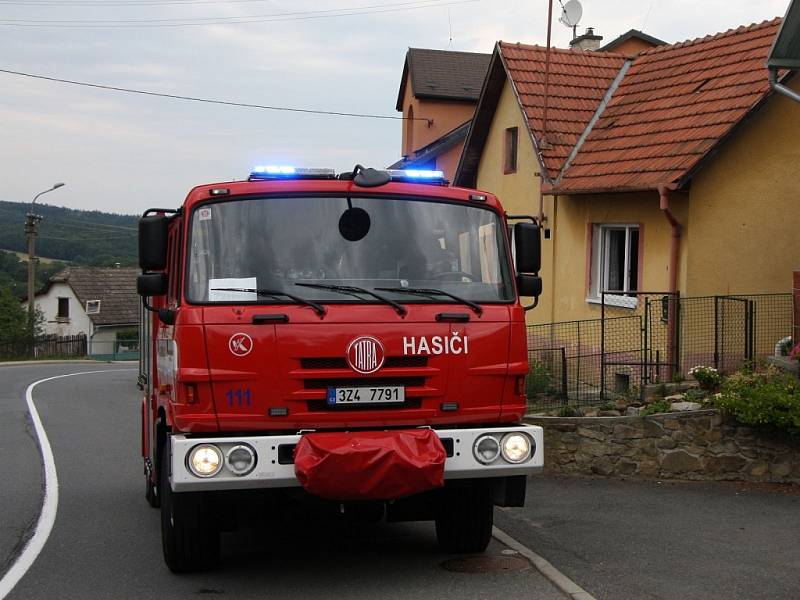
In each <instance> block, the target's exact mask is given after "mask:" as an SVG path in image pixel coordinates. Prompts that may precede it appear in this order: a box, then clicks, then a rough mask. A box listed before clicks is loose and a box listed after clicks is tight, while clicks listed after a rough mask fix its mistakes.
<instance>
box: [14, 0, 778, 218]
mask: <svg viewBox="0 0 800 600" xmlns="http://www.w3.org/2000/svg"><path fill="white" fill-rule="evenodd" d="M788 3H789V2H788V0H760V1H759V2H753V1H752V0H705V1H702V0H670V1H667V0H639V1H633V0H613V1H611V0H582V5H583V18H582V19H581V23H580V25H579V29H578V32H579V33H583V31H584V29H585V28H586V27H594V30H595V33H596V34H598V35H602V36H603V37H604V40H605V42H608V41H610V40H612V39H614V38H615V37H617V36H618V35H620V34H622V33H624V32H626V31H628V30H629V29H632V28H634V29H639V30H642V31H644V32H646V33H648V34H650V35H653V36H655V37H657V38H660V39H663V40H665V41H667V42H670V43H672V42H678V41H683V40H687V39H693V38H697V37H703V36H705V35H707V34H711V33H717V32H720V31H725V30H727V29H730V28H735V27H738V26H740V25H749V24H750V23H757V22H761V21H764V20H768V19H772V18H774V17H776V16H783V14H784V13H785V12H786V8H787V7H788ZM547 5H548V0H527V1H523V0H503V1H500V2H498V1H491V0H468V1H464V0H418V1H416V2H412V1H411V0H326V1H316V2H312V1H306V0H0V69H6V70H13V71H21V72H27V73H32V74H37V75H45V76H48V77H56V78H62V79H71V80H76V81H84V82H91V83H97V84H103V85H110V86H116V87H126V88H134V89H141V90H147V91H155V92H162V93H168V94H176V95H185V96H195V97H203V98H212V99H219V100H228V101H234V102H244V103H250V104H262V105H271V106H284V107H296V108H306V109H315V110H326V111H339V112H355V113H365V114H375V115H387V116H400V113H397V112H396V111H395V102H396V98H397V91H398V87H399V84H400V77H401V73H402V69H403V63H404V60H405V53H406V50H407V49H408V48H409V47H416V48H436V49H443V50H446V49H450V50H462V51H470V52H486V53H490V52H491V51H492V49H493V46H494V44H495V42H496V41H497V40H504V41H508V42H523V43H530V44H540V45H544V44H545V40H546V31H547ZM560 12H561V9H560V6H559V2H558V0H554V18H553V37H552V40H553V42H552V43H553V45H554V46H556V47H561V48H565V47H568V45H569V40H570V39H571V30H570V29H568V28H566V27H565V26H563V25H561V24H560V23H559V22H558V21H557V17H558V16H559V14H560ZM287 13H291V14H287ZM343 14H344V16H342V15H343ZM42 21H47V22H48V23H43V22H42ZM109 21H114V23H109ZM143 21H144V23H143ZM185 23H192V25H188V26H178V25H180V24H185ZM44 25H47V26H44ZM76 25H82V26H81V27H77V26H76ZM111 25H115V26H111ZM605 42H604V43H605ZM0 90H1V91H0V200H9V201H15V202H30V201H31V200H32V199H33V197H34V196H35V195H36V194H37V193H38V192H41V191H43V190H45V189H48V188H49V187H51V186H52V185H53V184H54V183H56V182H64V183H65V184H66V185H65V186H64V187H62V188H60V189H58V190H55V191H53V192H51V193H48V194H47V195H45V196H42V197H41V198H40V200H39V202H42V203H45V204H53V205H58V206H66V207H70V208H80V209H89V210H102V211H107V212H116V213H127V214H135V213H141V212H142V211H143V210H145V209H146V208H148V207H151V206H160V207H177V206H179V205H180V204H181V202H182V201H183V199H184V198H185V196H186V194H187V193H188V191H189V190H190V189H191V188H192V187H193V186H195V185H199V184H203V183H210V182H217V181H230V180H235V179H245V178H246V177H247V175H248V173H249V170H250V167H252V166H253V165H256V164H291V165H297V166H311V167H333V168H335V169H336V170H337V171H343V170H350V169H352V167H353V165H355V164H356V163H361V164H364V165H367V166H375V167H385V166H387V165H389V164H391V163H393V162H394V161H395V160H397V159H398V158H399V156H400V138H401V125H402V122H401V121H399V120H389V119H372V118H369V119H366V118H353V117H340V116H323V115H313V114H303V113H290V112H278V111H270V110H258V109H251V108H238V107H229V106H219V105H212V104H201V103H196V102H186V101H178V100H171V99H164V98H156V97H149V96H142V95H132V94H124V93H119V92H111V91H106V90H99V89H92V88H86V87H76V86H71V85H65V84H60V83H53V82H48V81H43V80H36V79H30V78H25V77H19V76H13V75H8V74H4V73H0Z"/></svg>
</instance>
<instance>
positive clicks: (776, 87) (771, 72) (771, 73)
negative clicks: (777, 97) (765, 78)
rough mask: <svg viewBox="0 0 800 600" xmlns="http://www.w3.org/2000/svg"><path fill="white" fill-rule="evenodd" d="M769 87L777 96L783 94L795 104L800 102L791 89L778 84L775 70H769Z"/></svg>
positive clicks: (798, 96) (797, 95) (799, 98)
mask: <svg viewBox="0 0 800 600" xmlns="http://www.w3.org/2000/svg"><path fill="white" fill-rule="evenodd" d="M769 85H770V87H771V88H772V89H773V90H775V91H776V92H778V93H779V94H783V95H784V96H787V97H789V98H791V99H792V100H794V101H795V102H800V94H798V93H797V92H795V91H794V90H793V89H792V88H789V87H786V86H785V85H783V84H782V83H778V70H777V69H770V70H769Z"/></svg>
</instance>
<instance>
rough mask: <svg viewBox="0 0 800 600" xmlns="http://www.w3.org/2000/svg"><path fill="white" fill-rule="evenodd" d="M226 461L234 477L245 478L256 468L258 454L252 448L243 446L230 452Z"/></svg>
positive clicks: (236, 447) (235, 447)
mask: <svg viewBox="0 0 800 600" xmlns="http://www.w3.org/2000/svg"><path fill="white" fill-rule="evenodd" d="M225 460H226V462H227V463H228V468H229V469H230V470H231V472H233V474H234V475H237V476H239V477H243V476H245V475H247V474H248V473H249V472H250V471H252V470H253V468H254V467H255V466H256V453H255V452H254V451H253V449H252V448H251V447H250V446H245V445H243V444H242V445H239V446H234V447H233V448H231V449H230V450H228V454H227V456H226V457H225Z"/></svg>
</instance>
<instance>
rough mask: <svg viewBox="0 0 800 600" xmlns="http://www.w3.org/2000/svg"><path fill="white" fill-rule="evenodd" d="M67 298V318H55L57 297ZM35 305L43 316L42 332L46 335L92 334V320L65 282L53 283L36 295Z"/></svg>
mask: <svg viewBox="0 0 800 600" xmlns="http://www.w3.org/2000/svg"><path fill="white" fill-rule="evenodd" d="M59 298H69V319H68V320H66V321H64V322H59V321H57V320H56V315H58V299H59ZM36 306H37V307H38V308H40V309H41V310H42V312H43V313H44V316H45V326H44V332H45V333H46V334H48V335H60V336H63V335H77V334H79V333H84V334H86V335H87V336H89V335H91V334H92V322H91V320H90V319H89V317H87V316H86V311H85V309H84V306H83V305H82V304H81V303H80V302H79V301H78V298H77V296H75V292H73V291H72V288H71V287H69V285H67V284H65V283H54V284H53V285H52V286H50V289H48V290H47V292H46V293H44V294H39V295H38V296H36Z"/></svg>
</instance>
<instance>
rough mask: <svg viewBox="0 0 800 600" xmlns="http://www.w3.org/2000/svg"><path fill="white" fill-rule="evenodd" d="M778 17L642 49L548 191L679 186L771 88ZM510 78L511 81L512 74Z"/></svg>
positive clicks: (602, 73)
mask: <svg viewBox="0 0 800 600" xmlns="http://www.w3.org/2000/svg"><path fill="white" fill-rule="evenodd" d="M780 22H781V20H780V19H775V20H772V21H767V22H764V23H760V24H757V25H751V26H749V27H740V28H738V29H735V30H731V31H727V32H725V33H721V34H718V35H714V36H708V37H705V38H701V39H698V40H693V41H689V42H683V43H680V44H672V45H666V46H659V47H657V48H653V49H651V50H647V51H646V52H644V53H643V54H641V55H640V56H639V57H638V58H636V59H635V60H634V62H633V64H632V65H631V67H630V69H629V70H628V72H627V73H626V74H625V77H624V78H623V80H622V81H621V83H620V84H619V87H618V88H617V89H616V90H615V92H614V94H613V96H612V99H611V101H610V102H609V104H608V106H607V107H606V108H605V110H604V111H603V112H602V114H601V115H600V118H599V119H598V121H597V122H596V123H595V124H594V126H593V127H592V129H591V131H590V132H589V135H588V137H587V138H586V140H585V141H584V143H583V144H582V145H581V146H580V148H579V149H578V151H577V153H576V155H575V156H574V158H573V159H572V161H571V163H570V164H569V166H568V167H567V168H566V169H565V170H564V173H563V174H562V175H561V177H560V179H558V180H556V182H555V184H554V185H553V186H552V187H550V188H549V189H550V191H558V192H570V191H572V192H594V191H610V190H626V189H628V190H633V189H652V188H655V187H657V186H659V185H666V184H675V183H682V182H683V181H684V180H685V179H686V178H688V176H689V175H690V174H691V172H692V170H693V169H695V168H696V167H697V166H698V163H699V161H700V160H701V159H702V158H703V156H704V155H706V154H707V153H708V151H709V150H711V149H712V148H713V147H714V146H716V145H717V144H718V143H719V142H720V141H721V139H722V138H724V137H725V136H726V135H728V134H729V133H730V132H731V131H732V130H733V128H734V127H735V126H736V125H737V124H738V123H739V122H741V121H742V119H743V118H744V117H745V116H746V115H747V114H748V113H749V112H750V111H751V109H753V108H754V107H755V106H756V105H757V104H758V103H759V102H760V101H761V100H762V99H763V98H764V97H765V95H766V94H767V92H769V89H770V88H769V82H768V79H767V68H766V66H765V60H766V58H767V54H768V53H769V49H770V47H771V45H772V41H773V39H774V38H775V34H776V32H777V30H778V27H779V25H780ZM512 77H513V78H514V79H516V73H513V74H512ZM595 77H597V78H598V80H605V79H606V78H607V77H608V70H607V69H597V71H596V75H595ZM612 79H613V77H612ZM598 83H599V81H598ZM523 104H525V108H526V111H527V110H528V109H529V107H528V105H527V104H526V103H525V102H523ZM555 114H558V113H557V111H555ZM587 122H588V120H587ZM558 123H559V122H558V121H556V123H555V126H556V127H560V126H559V125H558ZM561 129H567V128H566V127H561ZM571 132H572V130H571V129H570V134H571V135H572V133H571ZM578 135H580V134H578ZM570 139H572V137H568V139H565V142H568V141H569V140H570ZM575 140H577V137H575ZM573 146H574V142H573ZM570 151H572V147H570ZM562 153H563V152H562V151H560V152H559V155H561V154H562ZM549 168H550V165H548V169H549Z"/></svg>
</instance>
